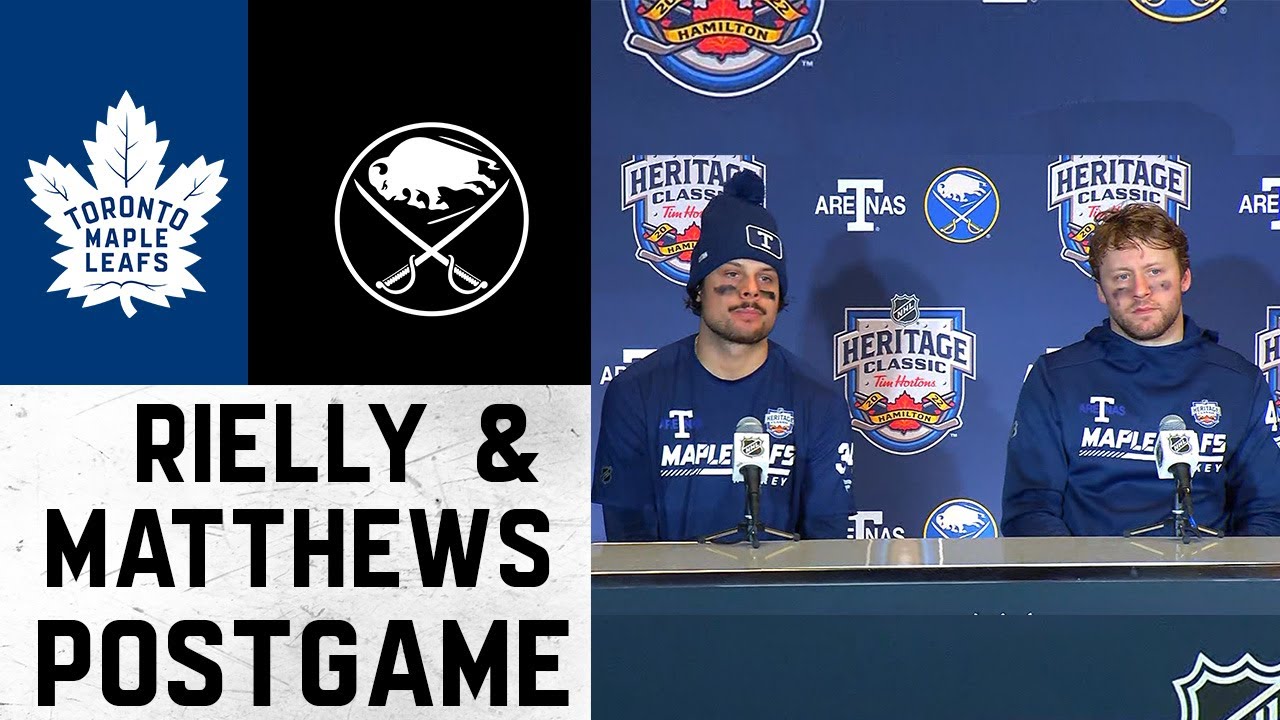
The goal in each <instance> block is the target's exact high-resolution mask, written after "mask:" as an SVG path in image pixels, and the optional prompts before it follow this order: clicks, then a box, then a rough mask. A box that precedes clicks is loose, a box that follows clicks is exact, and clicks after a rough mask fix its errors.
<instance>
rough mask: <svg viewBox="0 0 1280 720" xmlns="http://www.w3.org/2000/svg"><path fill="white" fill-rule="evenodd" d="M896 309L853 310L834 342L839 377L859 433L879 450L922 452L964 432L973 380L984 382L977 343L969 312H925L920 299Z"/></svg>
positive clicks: (903, 298) (898, 301) (909, 298)
mask: <svg viewBox="0 0 1280 720" xmlns="http://www.w3.org/2000/svg"><path fill="white" fill-rule="evenodd" d="M890 303H891V304H890V307H887V308H884V307H880V308H845V331H844V332H841V333H838V334H837V335H836V336H835V337H834V341H835V343H834V344H835V348H834V349H835V379H836V380H839V379H840V378H845V394H846V400H847V402H848V405H849V414H850V416H851V418H852V425H853V428H854V429H855V430H857V431H858V432H860V433H862V436H863V437H865V438H866V439H867V440H869V441H870V442H871V443H872V444H874V445H875V446H876V447H878V448H880V449H881V450H884V451H886V452H890V453H893V454H895V455H914V454H916V453H920V452H924V451H925V450H928V449H929V448H931V447H933V446H934V445H937V444H938V443H939V442H941V441H942V439H943V438H944V437H946V435H947V433H949V432H951V431H952V430H955V429H957V428H959V427H960V425H961V419H960V412H961V409H962V408H963V407H964V385H965V378H969V379H974V378H975V377H976V369H977V364H976V360H975V357H976V353H977V339H976V337H975V336H974V334H973V333H971V332H969V331H967V330H965V323H964V308H962V307H961V308H922V307H920V301H919V300H918V299H917V298H916V296H915V295H894V296H893V298H892V300H891V301H890Z"/></svg>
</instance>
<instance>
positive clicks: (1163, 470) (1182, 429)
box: [1156, 415, 1200, 499]
mask: <svg viewBox="0 0 1280 720" xmlns="http://www.w3.org/2000/svg"><path fill="white" fill-rule="evenodd" d="M1199 463H1200V443H1199V441H1198V439H1197V438H1196V434H1195V433H1193V432H1190V431H1189V430H1187V423H1186V422H1185V421H1183V419H1182V418H1181V417H1178V416H1177V415H1165V416H1164V419H1162V420H1161V421H1160V433H1159V436H1158V438H1157V441H1156V472H1157V475H1158V476H1159V477H1160V478H1161V479H1163V480H1170V479H1173V480H1177V482H1178V485H1177V491H1178V498H1179V499H1181V498H1183V497H1185V496H1189V495H1190V494H1191V476H1192V475H1194V474H1195V471H1196V466H1197V465H1198V464H1199Z"/></svg>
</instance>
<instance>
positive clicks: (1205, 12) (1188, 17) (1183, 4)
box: [1129, 0, 1227, 23]
mask: <svg viewBox="0 0 1280 720" xmlns="http://www.w3.org/2000/svg"><path fill="white" fill-rule="evenodd" d="M1129 2H1130V3H1132V4H1133V6H1134V7H1136V8H1138V9H1139V10H1141V11H1142V12H1143V13H1145V14H1146V15H1147V16H1148V17H1153V18H1155V19H1157V20H1163V21H1165V22H1171V23H1184V22H1191V21H1192V20H1199V19H1200V18H1202V17H1207V16H1209V15H1211V14H1213V12H1214V11H1215V10H1217V9H1219V8H1222V6H1223V5H1225V4H1226V3H1227V0H1129ZM1224 11H1225V9H1224Z"/></svg>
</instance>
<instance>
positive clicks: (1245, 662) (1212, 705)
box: [1173, 653, 1280, 720]
mask: <svg viewBox="0 0 1280 720" xmlns="http://www.w3.org/2000/svg"><path fill="white" fill-rule="evenodd" d="M1173 689H1174V691H1175V692H1176V693H1177V695H1178V706H1179V708H1180V709H1181V710H1182V714H1181V720H1259V719H1260V718H1261V719H1262V720H1273V719H1274V718H1280V665H1265V664H1263V663H1261V662H1258V661H1257V660H1256V659H1254V657H1253V655H1251V654H1249V653H1245V654H1244V655H1243V656H1241V657H1240V659H1239V660H1237V661H1235V662H1234V663H1232V664H1231V665H1225V666H1224V665H1219V664H1217V663H1215V662H1214V661H1212V660H1210V659H1209V658H1207V657H1205V655H1204V653H1200V654H1199V655H1198V656H1197V657H1196V662H1195V667H1193V668H1192V669H1191V672H1190V673H1187V675H1185V676H1183V677H1180V678H1178V679H1176V680H1174V681H1173Z"/></svg>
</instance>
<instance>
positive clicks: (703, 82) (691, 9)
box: [622, 0, 823, 97]
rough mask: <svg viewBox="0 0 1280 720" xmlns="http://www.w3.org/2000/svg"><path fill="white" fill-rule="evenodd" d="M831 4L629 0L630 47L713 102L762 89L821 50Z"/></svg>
mask: <svg viewBox="0 0 1280 720" xmlns="http://www.w3.org/2000/svg"><path fill="white" fill-rule="evenodd" d="M822 3H823V0H639V1H637V0H622V14H623V16H624V17H625V18H626V20H627V27H628V31H627V37H626V40H625V41H624V43H623V45H624V46H625V47H626V48H627V50H629V51H631V52H633V53H636V54H637V55H641V56H643V57H645V58H646V59H648V60H649V62H650V63H651V64H652V65H653V66H654V67H655V68H657V69H658V72H660V73H662V74H663V75H665V76H666V77H667V79H668V80H671V81H672V82H674V83H675V84H677V85H679V86H680V87H682V88H685V89H686V90H692V91H693V92H696V93H698V94H701V95H709V96H712V97H734V96H737V95H746V94H747V93H750V92H753V91H755V90H759V89H760V88H762V87H765V86H766V85H768V84H769V83H771V82H773V81H774V80H777V79H778V78H779V77H781V76H782V75H783V73H785V72H787V71H788V70H790V69H791V68H792V67H793V66H794V65H795V64H796V61H798V60H799V59H800V58H802V57H804V56H805V55H808V54H810V53H814V52H817V51H818V48H820V47H821V46H822V40H821V38H819V37H818V21H819V20H821V19H822Z"/></svg>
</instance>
